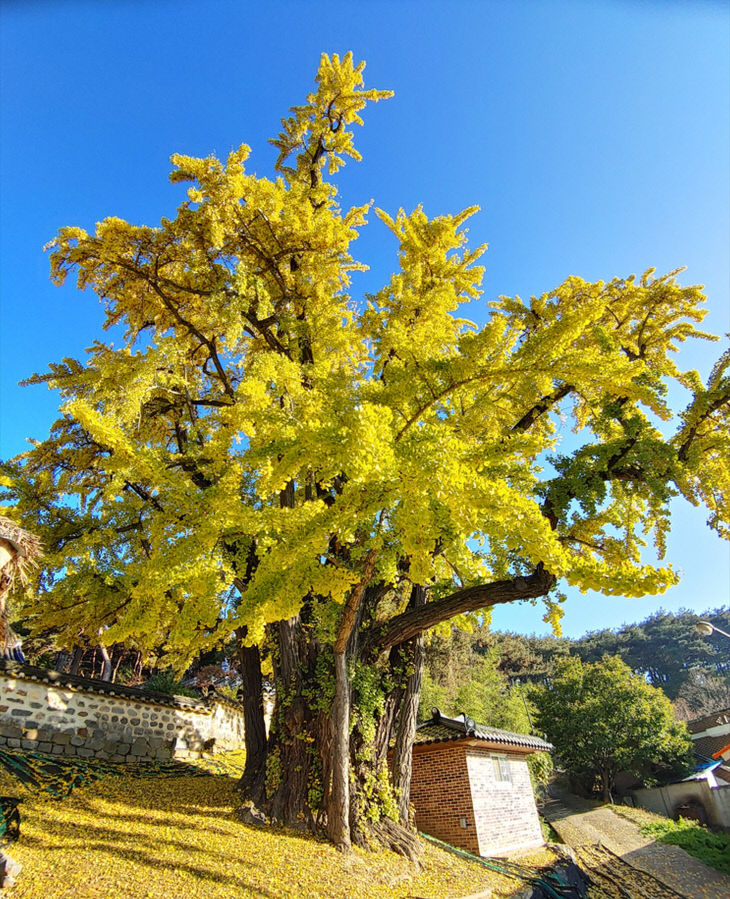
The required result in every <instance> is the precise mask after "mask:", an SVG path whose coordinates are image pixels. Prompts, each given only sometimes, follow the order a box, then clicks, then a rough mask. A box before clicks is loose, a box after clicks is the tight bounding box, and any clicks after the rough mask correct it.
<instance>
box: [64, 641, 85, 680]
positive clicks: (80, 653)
mask: <svg viewBox="0 0 730 899" xmlns="http://www.w3.org/2000/svg"><path fill="white" fill-rule="evenodd" d="M83 657H84V648H83V646H74V651H73V656H72V657H71V667H70V668H69V670H68V673H69V674H78V673H79V668H80V667H81V660H82V659H83Z"/></svg>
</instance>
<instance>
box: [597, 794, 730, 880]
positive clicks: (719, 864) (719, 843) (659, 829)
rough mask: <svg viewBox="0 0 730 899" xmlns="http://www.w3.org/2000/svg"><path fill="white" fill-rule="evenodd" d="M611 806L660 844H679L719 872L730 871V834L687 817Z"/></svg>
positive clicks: (623, 806)
mask: <svg viewBox="0 0 730 899" xmlns="http://www.w3.org/2000/svg"><path fill="white" fill-rule="evenodd" d="M611 809H612V811H613V812H615V813H616V814H619V815H621V816H622V817H624V818H628V819H629V820H630V821H633V822H634V824H636V825H637V826H638V828H639V830H640V831H641V832H642V833H643V834H645V835H646V836H650V837H653V838H654V839H655V840H656V841H657V842H658V843H669V844H671V845H673V846H679V847H680V849H684V851H685V852H687V853H689V855H693V856H694V857H695V858H698V859H699V860H700V861H702V862H704V863H705V864H706V865H709V866H710V867H711V868H715V870H716V871H722V872H723V874H730V833H721V832H719V831H714V830H710V829H709V828H707V827H705V826H704V825H703V824H699V823H698V822H697V821H690V820H688V819H687V818H680V819H679V821H673V820H672V819H671V818H666V817H664V815H655V814H654V813H653V812H649V811H647V810H646V809H642V808H631V807H629V806H625V805H620V806H619V805H615V806H612V807H611Z"/></svg>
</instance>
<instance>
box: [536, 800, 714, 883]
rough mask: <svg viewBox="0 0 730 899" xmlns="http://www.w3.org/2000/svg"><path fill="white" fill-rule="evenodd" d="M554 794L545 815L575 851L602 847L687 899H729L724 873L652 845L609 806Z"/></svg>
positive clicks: (675, 848)
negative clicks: (597, 845)
mask: <svg viewBox="0 0 730 899" xmlns="http://www.w3.org/2000/svg"><path fill="white" fill-rule="evenodd" d="M550 793H551V798H550V799H549V800H548V801H547V802H546V803H545V805H544V807H543V815H544V816H545V818H546V819H547V820H548V821H549V822H550V824H552V826H553V827H554V828H555V830H556V832H557V833H558V834H559V836H560V838H561V839H562V840H563V841H564V842H565V843H567V845H568V846H570V847H571V848H573V849H576V850H580V848H581V847H589V846H595V845H596V844H601V845H602V846H605V847H606V849H608V850H609V851H610V852H612V853H614V855H616V856H618V857H619V858H620V859H622V860H623V861H624V862H627V863H628V864H629V865H631V866H632V867H633V868H637V869H638V870H639V871H643V872H645V873H646V874H649V875H651V876H652V877H654V878H656V879H657V880H659V881H661V883H662V884H665V885H666V886H667V887H669V888H670V889H671V890H674V891H675V892H676V893H678V894H679V895H680V896H684V897H686V899H730V877H728V876H727V875H726V874H722V873H720V872H719V871H716V870H715V869H714V868H710V867H708V866H707V865H705V864H703V863H702V862H701V861H699V860H698V859H696V858H693V857H692V856H691V855H688V854H687V853H686V852H685V851H684V850H683V849H680V848H679V847H678V846H668V845H666V844H665V843H656V842H654V841H653V840H652V839H651V837H647V836H645V835H644V834H642V833H641V831H640V830H639V828H638V827H637V825H636V824H634V823H633V822H631V821H628V820H627V819H626V818H623V817H621V816H620V815H618V814H616V813H614V812H613V811H611V808H610V806H601V805H597V804H596V803H593V802H588V801H587V800H584V799H580V798H579V797H577V796H574V795H573V794H572V793H568V792H566V791H564V790H561V789H560V788H558V787H555V786H553V787H551V789H550Z"/></svg>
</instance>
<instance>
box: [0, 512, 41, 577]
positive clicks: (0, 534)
mask: <svg viewBox="0 0 730 899" xmlns="http://www.w3.org/2000/svg"><path fill="white" fill-rule="evenodd" d="M0 540H5V541H6V542H7V543H9V544H10V546H11V547H12V549H13V552H12V553H11V559H10V561H9V562H8V563H7V564H6V565H5V567H4V568H3V569H2V580H3V587H4V589H5V590H8V591H9V590H11V589H12V588H13V586H14V585H15V581H16V579H17V580H19V581H20V583H21V584H25V583H27V580H28V575H29V573H30V571H31V569H33V568H35V567H37V565H38V563H39V561H40V558H41V556H42V554H43V553H42V549H41V541H40V540H39V539H38V537H36V536H35V534H31V533H30V531H26V530H24V529H23V528H21V527H19V526H18V525H17V524H15V522H14V521H11V520H10V519H9V518H5V517H4V516H2V515H0Z"/></svg>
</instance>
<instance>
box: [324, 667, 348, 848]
mask: <svg viewBox="0 0 730 899" xmlns="http://www.w3.org/2000/svg"><path fill="white" fill-rule="evenodd" d="M331 752H332V792H331V794H330V801H329V804H328V807H327V831H328V835H329V838H330V839H331V840H332V842H333V843H334V844H335V846H337V847H338V849H349V848H350V845H351V840H350V765H349V760H350V684H349V682H348V679H347V658H346V655H345V653H344V652H335V699H334V702H333V704H332V749H331Z"/></svg>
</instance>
